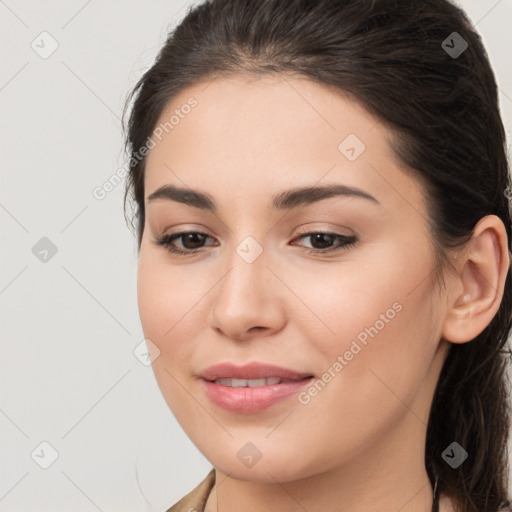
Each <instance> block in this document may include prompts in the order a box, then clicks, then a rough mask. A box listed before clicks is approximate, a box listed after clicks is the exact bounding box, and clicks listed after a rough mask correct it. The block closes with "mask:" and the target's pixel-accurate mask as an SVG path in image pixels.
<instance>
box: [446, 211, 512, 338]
mask: <svg viewBox="0 0 512 512" xmlns="http://www.w3.org/2000/svg"><path fill="white" fill-rule="evenodd" d="M459 264H460V266H458V267H457V268H459V269H460V271H459V272H458V275H457V276H456V277H455V281H453V282H452V287H451V289H452V290H454V292H453V293H452V296H451V297H450V301H449V302H448V310H447V313H446V318H445V321H444V325H443V333H442V335H443V337H444V338H445V339H446V340H447V341H451V342H452V343H465V342H467V341H471V340H472V339H474V338H475V337H476V336H478V335H479V334H480V333H481V332H482V331H483V330H484V329H485V328H486V327H487V326H488V325H489V324H490V323H491V320H492V319H493V318H494V315H495V314H496V312H497V311H498V309H499V306H500V304H501V298H502V296H503V290H504V288H505V279H506V277H507V273H508V271H509V269H510V255H509V249H508V239H507V232H506V230H505V226H504V224H503V222H502V221H501V219H500V218H499V217H497V216H496V215H487V216H486V217H483V218H482V219H480V220H479V221H478V223H477V224H476V226H475V228H474V230H473V235H472V237H471V240H470V241H469V242H468V243H467V246H466V250H465V251H464V255H463V257H462V259H461V260H460V262H459ZM461 290H462V291H461Z"/></svg>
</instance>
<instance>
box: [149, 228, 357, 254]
mask: <svg viewBox="0 0 512 512" xmlns="http://www.w3.org/2000/svg"><path fill="white" fill-rule="evenodd" d="M189 234H198V235H202V236H205V237H208V238H211V237H210V236H209V235H207V234H206V233H203V232H201V231H180V232H179V233H173V234H166V235H162V236H158V237H155V239H154V243H155V244H156V245H158V246H163V247H165V248H166V250H167V251H169V252H170V253H173V254H179V255H184V256H187V255H192V254H195V253H197V252H199V251H200V250H201V249H202V247H201V248H198V249H188V250H183V249H179V248H177V247H176V246H174V245H172V244H173V243H174V240H176V239H178V238H181V237H183V236H185V235H189ZM312 235H327V236H332V237H335V238H336V239H338V240H340V241H341V242H342V243H341V245H339V246H338V247H336V248H334V249H333V248H329V249H308V248H305V250H306V252H308V253H309V254H325V253H331V252H341V251H342V250H348V249H351V248H352V247H353V246H354V245H355V243H356V241H357V238H356V237H354V236H345V235H340V234H338V233H330V232H324V231H310V232H308V233H304V234H302V235H300V236H299V237H297V238H307V237H310V236H312Z"/></svg>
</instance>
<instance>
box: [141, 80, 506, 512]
mask: <svg viewBox="0 0 512 512" xmlns="http://www.w3.org/2000/svg"><path fill="white" fill-rule="evenodd" d="M191 96H193V97H194V98H196V99H197V101H198V105H197V107H196V108H195V109H193V110H192V111H191V113H190V114H188V115H187V116H184V118H183V119H180V122H179V124H178V125H177V126H175V127H174V129H173V130H171V131H169V133H168V134H166V135H164V137H163V138H162V140H161V141H160V142H159V143H158V144H157V145H156V146H155V147H154V148H152V149H151V150H150V152H149V154H148V157H147V165H146V175H145V182H144V185H145V197H146V221H145V226H144V235H143V238H142V243H141V248H140V259H139V267H138V303H139V311H140V318H141V323H142V326H143V330H144V335H145V337H146V338H148V339H150V340H151V341H152V342H153V343H154V344H155V345H156V346H157V347H158V349H159V351H160V354H159V357H157V358H156V359H155V360H154V362H153V370H154V373H155V377H156V379H157V382H158V385H159V387H160V389H161V391H162V394H163V396H164V398H165V400H166V402H167V404H168V405H169V407H170V409H171V410H172V412H173V414H174V415H175V417H176V419H177V421H178V422H179V424H180V425H181V426H182V428H183V429H184V431H185V432H186V434H187V435H188V436H189V437H190V439H191V440H192V441H193V443H194V444H195V445H196V446H197V447H198V449H199V450H200V451H201V452H202V453H203V454H204V456H205V457H206V458H207V459H208V460H209V461H211V463H212V464H213V466H214V467H215V468H216V473H217V480H216V486H215V487H214V489H213V490H212V492H211V493H210V495H209V498H208V502H207V504H206V509H205V510H206V512H213V511H216V510H221V511H222V512H234V511H239V510H245V511H250V512H259V511H267V510H279V511H281V512H298V511H301V512H302V511H304V510H308V511H310V512H314V511H315V512H316V511H332V510H341V509H340V507H339V504H340V503H343V510H350V511H351V512H363V511H364V512H372V511H382V510H396V511H399V510H400V512H413V511H414V512H418V511H420V512H421V511H424V512H429V511H430V510H431V508H432V487H431V486H430V483H429V480H428V477H427V473H426V470H425V466H424V456H425V452H424V446H425V438H426V428H427V422H428V414H429V411H430V407H431V403H432V397H433V393H434V389H435V385H436V383H437V381H438V378H439V374H440V371H441V369H442V365H443V362H444V360H445V358H446V355H447V353H448V352H447V351H448V349H449V347H450V346H451V343H464V342H467V341H470V340H471V339H473V338H474V337H475V336H476V335H478V334H479V333H480V332H481V331H482V330H483V329H484V328H485V327H486V326H487V325H488V323H489V322H490V321H491V320H492V318H493V316H494V315H495V313H496V312H497V310H498V307H499V304H500V297H501V294H502V293H503V288H504V282H505V276H506V272H507V269H508V266H509V254H508V250H507V246H506V243H507V242H506V232H505V228H504V226H503V224H502V222H501V220H500V219H499V218H498V217H496V216H488V217H485V218H483V219H481V221H480V222H479V223H478V225H477V227H476V229H475V234H474V236H473V239H472V240H471V241H470V242H469V243H468V245H467V246H466V247H465V248H464V249H463V250H462V251H460V252H459V253H458V254H456V255H455V254H454V256H453V257H454V262H455V265H456V272H454V273H447V272H446V273H445V282H446V289H445V290H444V291H442V292H440V291H439V289H437V288H436V287H435V284H434V282H433V273H432V271H433V269H434V266H435V263H434V257H433V253H432V249H431V248H432V246H431V235H430V232H429V229H428V225H427V219H428V212H427V208H426V204H425V196H424V190H423V188H422V186H421V184H420V183H419V182H418V181H416V179H415V178H414V177H413V176H412V175H411V174H410V173H409V172H408V171H407V169H404V168H403V167H402V166H401V164H400V163H399V162H398V160H397V158H396V157H395V156H394V154H393V152H392V150H391V148H390V145H389V140H390V139H389V138H390V136H391V133H390V131H389V130H388V129H387V128H386V127H385V126H383V125H382V124H381V123H379V122H377V120H376V119H375V118H374V117H373V116H372V115H370V114H369V113H368V112H367V111H366V110H365V109H364V108H362V107H361V106H360V105H359V104H358V103H357V102H356V101H355V100H354V99H353V98H351V97H350V96H348V95H346V94H343V93H342V92H340V91H337V90H336V89H334V88H331V87H328V86H325V85H320V84H315V83H313V82H311V81H308V80H305V79H302V78H301V79H300V78H297V77H295V78H294V77H291V76H285V75H274V76H265V77H259V78H255V77H253V76H243V75H237V76H233V77H231V78H225V77H224V78H217V79H215V80H214V81H211V80H209V81H207V82H202V83H199V84H195V85H194V86H192V87H189V88H188V89H186V90H184V91H182V92H181V93H180V94H179V95H178V96H176V97H175V98H173V100H172V101H171V103H170V104H169V105H167V107H166V109H165V110H164V112H163V113H162V116H161V118H160V121H161V122H164V121H165V120H167V119H169V117H170V115H171V114H172V113H173V112H174V110H175V109H176V108H180V106H181V105H183V104H185V103H186V102H187V99H188V98H190V97H191ZM351 133H352V134H356V135H357V137H358V138H359V139H360V140H361V141H363V143H364V144H365V146H366V149H365V151H364V152H363V153H362V154H361V155H360V156H359V157H358V158H357V159H356V160H355V161H353V162H351V161H349V160H348V159H347V158H346V157H345V156H344V155H343V154H342V153H341V152H340V151H339V150H338V146H339V144H340V142H341V141H343V140H344V139H345V138H346V137H347V135H349V134H351ZM333 183H337V184H344V185H347V186H352V187H358V188H360V189H362V190H364V191H365V192H367V193H369V194H371V195H372V196H374V197H375V198H376V199H377V200H378V202H379V204H377V203H374V202H372V201H369V200H365V199H361V198H358V197H348V196H347V197H340V196H338V197H332V198H329V199H324V200H322V201H320V202H316V203H313V204H310V205H308V206H306V207H302V208H297V209H294V210H290V211H272V210H271V209H270V208H269V204H270V199H271V197H272V196H273V195H274V194H277V193H278V192H281V191H283V190H288V189H290V188H294V187H299V186H310V185H311V186H313V185H322V184H333ZM165 184H173V185H176V186H180V187H186V188H187V187H190V188H192V189H195V190H200V191H202V192H206V193H208V194H210V195H211V196H212V197H213V199H214V200H215V202H216V204H217V206H218V211H217V213H216V214H213V213H211V212H207V211H204V210H201V209H198V208H195V207H192V206H189V205H185V204H182V203H178V202H175V201H170V200H166V199H161V200H157V201H153V202H151V203H150V202H148V201H147V197H148V196H149V195H150V194H151V193H152V192H154V191H155V190H156V189H157V188H159V187H160V186H162V185H165ZM194 230H195V231H201V232H206V233H207V235H208V237H209V238H205V239H203V246H202V248H200V249H199V252H198V253H197V254H195V255H187V256H181V255H173V254H171V253H169V252H168V251H167V249H166V248H165V247H162V246H158V245H156V244H155V243H154V238H155V237H156V236H159V235H162V234H164V233H177V232H182V231H194ZM319 231H324V232H330V233H336V234H344V235H347V236H349V235H354V236H356V238H357V241H356V242H355V244H354V246H353V247H349V248H344V247H342V248H341V249H340V251H338V252H331V253H324V254H322V253H321V252H318V254H316V255H312V254H309V253H308V252H307V250H308V249H311V248H320V249H321V247H322V245H320V243H316V244H315V240H314V239H312V238H311V237H302V238H299V236H300V235H303V234H305V233H318V232H319ZM247 236H252V237H254V239H256V240H257V241H258V243H259V244H260V246H261V248H262V250H263V252H262V253H261V255H260V256H259V257H258V258H257V259H256V260H255V261H254V262H253V263H250V264H249V263H247V262H246V261H245V260H243V259H242V258H241V257H240V256H239V255H238V254H237V252H236V248H237V246H238V245H239V244H240V243H241V242H242V240H244V238H245V237H247ZM187 241H188V245H185V244H187ZM196 242H197V240H196ZM200 242H201V241H200ZM175 245H176V246H178V247H179V248H181V249H185V250H186V248H193V247H195V246H194V245H192V244H191V243H190V240H187V239H184V238H181V239H178V240H176V241H175ZM196 246H200V243H199V244H197V245H196ZM324 246H325V247H337V246H338V241H337V239H336V238H330V239H329V238H328V239H327V241H326V242H325V245H324ZM394 303H399V304H400V305H401V306H402V309H401V311H400V312H399V313H397V314H396V315H395V316H394V318H393V319H392V320H390V321H389V322H387V323H385V326H384V328H382V329H381V330H379V332H378V334H377V335H376V336H375V337H374V338H373V339H372V338H370V339H369V341H368V343H367V345H366V346H364V345H363V346H362V347H363V348H362V350H360V351H359V352H358V353H357V355H355V356H354V357H353V359H352V360H351V361H349V362H348V364H347V365H346V366H344V367H343V369H342V370H341V371H339V372H337V373H336V376H335V377H334V378H332V380H331V381H330V382H329V383H328V384H327V385H326V386H325V387H324V388H323V389H322V390H321V391H320V392H318V394H317V395H316V396H314V397H312V398H311V400H310V402H309V403H307V404H302V403H299V401H298V399H297V396H296V395H295V396H294V395H292V396H291V397H289V398H286V399H284V400H282V401H280V402H278V403H277V404H274V405H272V406H271V407H269V408H267V409H266V410H264V411H261V412H258V413H252V414H237V413H233V412H228V411H225V410H224V409H221V408H219V407H218V406H217V405H215V404H214V403H213V402H211V401H210V400H209V398H208V397H207V396H206V395H205V394H204V392H203V388H202V382H201V381H200V380H199V378H198V376H197V374H198V372H200V371H201V370H204V369H205V368H207V367H208V366H210V365H212V364H215V363H219V362H224V361H232V362H234V363H236V364H245V363H248V362H252V361H260V362H270V363H272V364H277V365H280V366H285V367H289V368H292V369H294V370H297V371H307V372H309V373H311V374H314V375H315V377H317V378H319V379H321V378H322V374H324V373H325V372H326V371H327V369H328V368H329V367H332V366H333V364H334V363H335V361H336V360H337V357H338V355H343V354H344V353H345V352H346V351H347V350H349V348H350V346H351V343H352V341H353V340H354V339H356V337H357V335H358V334H359V333H360V332H361V331H363V330H364V328H365V327H369V326H373V325H374V324H375V322H376V321H377V320H378V319H379V315H381V314H384V313H385V312H386V311H387V310H389V309H390V308H392V305H393V304H394ZM247 442H251V443H253V444H254V445H255V446H256V447H257V448H258V450H259V451H260V452H261V455H262V456H261V459H260V460H259V461H258V462H257V463H256V464H255V465H253V466H252V467H247V466H246V465H244V464H243V463H242V462H241V461H240V459H239V458H238V457H237V452H238V451H239V450H240V449H241V448H242V447H243V446H244V445H245V444H246V443H247ZM450 507H451V503H450V501H449V500H448V499H447V498H446V497H442V500H441V510H443V511H448V510H451V508H450Z"/></svg>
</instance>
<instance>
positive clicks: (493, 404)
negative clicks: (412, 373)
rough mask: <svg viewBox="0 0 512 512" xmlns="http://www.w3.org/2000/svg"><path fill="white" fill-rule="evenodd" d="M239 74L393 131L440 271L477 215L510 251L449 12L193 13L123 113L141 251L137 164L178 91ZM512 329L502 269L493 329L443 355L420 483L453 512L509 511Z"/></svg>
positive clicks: (498, 147)
mask: <svg viewBox="0 0 512 512" xmlns="http://www.w3.org/2000/svg"><path fill="white" fill-rule="evenodd" d="M454 32H456V33H457V34H456V35H454ZM450 38H451V39H450ZM454 38H455V39H454ZM445 41H448V43H446V42H445ZM465 44H467V48H466V49H465V50H464V51H462V53H460V54H459V55H456V53H458V52H454V51H453V49H454V48H455V50H461V49H462V48H464V47H465ZM456 45H457V46H456ZM237 73H243V74H246V73H255V74H273V73H290V74H293V75H297V76H301V77H305V78H307V79H309V80H313V81H316V82H318V83H321V84H328V85H334V86H335V87H337V88H339V89H340V90H343V91H347V92H349V93H350V94H352V95H353V96H354V97H356V98H357V99H358V101H360V102H361V103H362V104H363V105H364V106H365V107H366V109H367V110H368V111H369V112H370V113H372V114H373V115H375V116H377V117H378V118H379V119H380V120H381V121H382V122H383V123H385V124H386V126H389V127H390V129H391V131H392V133H393V134H394V136H393V140H392V141H391V144H392V147H393V149H394V151H395V153H396V155H397V156H398V158H399V159H400V160H401V161H402V162H403V163H404V164H405V165H406V166H407V168H408V169H410V172H411V173H413V174H414V175H415V176H416V177H418V178H419V179H420V180H421V182H422V183H423V184H424V185H425V190H426V194H427V199H428V203H429V214H430V219H429V221H430V224H431V232H432V244H433V248H434V250H435V255H436V258H437V261H438V262H439V263H440V268H443V269H444V268H448V269H449V268H450V257H449V253H450V251H449V249H451V248H457V247H460V246H461V245H462V244H464V243H466V242H467V241H468V240H469V239H470V238H471V235H472V232H473V228H474V227H475V225H476V223H477V222H478V221H479V220H480V219H481V218H482V217H484V216H486V215H491V214H493V215H497V216H498V217H499V218H500V219H501V220H502V221H503V223H504V225H505V228H506V231H507V235H508V246H509V251H510V250H511V247H512V245H511V244H512V234H511V224H512V221H511V213H510V206H509V200H508V197H509V196H510V194H511V191H512V187H511V179H510V175H509V167H508V162H507V156H506V151H505V132H504V128H503V124H502V121H501V118H500V113H499V108H498V97H497V86H496V81H495V78H494V74H493V71H492V69H491V67H490V64H489V60H488V57H487V54H486V51H485V49H484V47H483V45H482V41H481V39H480V37H479V35H478V34H477V33H476V31H475V29H474V28H473V27H472V25H471V23H470V22H469V21H468V18H467V16H466V15H465V13H464V12H463V11H462V10H461V9H459V8H457V7H456V6H454V5H453V4H451V3H449V2H448V1H447V0H422V1H411V0H373V1H371V0H367V1H365V0H213V1H211V2H206V3H204V4H200V5H197V6H194V7H191V8H190V9H189V12H188V13H187V15H186V17H185V18H184V19H183V21H182V22H181V23H180V24H179V25H178V26H177V27H176V28H175V29H174V30H172V31H171V32H170V33H169V36H168V38H167V41H166V42H165V44H164V46H163V47H162V49H161V51H160V52H159V54H158V56H157V59H156V62H155V63H154V65H153V66H152V67H151V68H150V69H149V70H148V71H147V72H146V73H145V74H144V75H143V76H142V78H141V79H140V80H139V82H138V83H137V85H136V86H135V88H134V89H133V91H131V94H130V95H129V96H128V98H127V101H126V106H125V112H124V113H125V114H126V111H127V108H128V103H129V102H131V101H133V106H132V109H131V113H130V117H129V121H128V127H127V133H126V148H127V151H128V153H129V157H130V172H129V175H128V178H127V184H126V191H125V208H126V198H127V195H128V193H130V194H131V198H132V200H134V201H135V206H136V212H135V215H136V220H137V237H138V244H139V250H140V243H141V239H142V234H143V230H144V222H145V216H144V166H145V158H140V156H138V157H137V158H135V156H136V155H139V153H138V151H139V149H140V148H142V147H143V146H144V145H145V144H146V141H147V138H148V137H150V136H151V135H152V132H153V130H154V129H155V127H156V123H157V121H158V118H159V117H160V115H161V113H162V111H163V110H164V108H165V107H166V105H167V104H168V103H169V102H170V101H171V100H172V99H173V98H174V97H175V96H176V95H177V94H178V93H179V92H181V91H183V90H184V89H185V88H186V87H187V86H190V85H193V84H196V83H197V82H199V81H204V80H206V79H213V78H214V77H217V76H229V75H232V74H237ZM507 191H508V193H507ZM125 214H126V210H125ZM132 226H133V223H132ZM435 275H440V274H439V273H435ZM511 326H512V282H511V272H510V269H509V271H508V274H507V277H506V282H505V289H504V293H503V297H502V298H501V304H500V307H499V310H498V312H497V314H496V315H495V317H494V318H493V320H492V321H491V322H490V324H489V325H488V326H487V327H486V329H485V330H484V331H483V332H482V333H481V334H480V335H479V336H477V337H476V338H475V339H474V340H472V341H470V342H468V343H462V344H451V346H450V351H449V354H448V357H447V359H446V361H445V363H444V366H443V369H442V372H441V375H440V378H439V382H438V385H437V388H436V391H435V395H434V399H433V403H432V408H431V411H430V416H429V421H428V427H427V440H426V447H425V466H426V469H427V472H428V475H429V478H430V480H431V483H432V484H434V481H435V479H436V477H437V478H438V487H437V491H438V492H440V493H445V494H447V495H449V496H451V497H453V498H454V500H455V501H456V503H458V506H459V507H460V510H461V511H462V512H496V511H497V510H498V508H499V507H500V505H503V504H505V505H506V506H508V504H507V503H505V502H506V501H507V499H508V492H507V479H508V455H507V441H508V434H509V427H510V413H511V411H510V403H509V395H508V387H507V384H508V381H507V373H506V370H507V365H509V363H510V360H509V357H508V354H509V352H507V351H505V350H503V347H504V346H505V344H506V342H507V337H508V334H509V331H510V329H511ZM453 441H456V442H457V443H458V444H459V445H461V446H462V447H463V448H464V449H465V450H466V451H467V452H468V459H467V460H466V461H465V462H463V463H462V464H461V465H460V466H459V467H457V468H455V469H454V468H452V467H451V466H450V465H448V464H447V463H446V462H445V461H444V460H443V458H442V456H441V454H442V453H443V451H444V450H445V449H446V448H447V447H448V446H449V445H450V444H451V443H452V442H453Z"/></svg>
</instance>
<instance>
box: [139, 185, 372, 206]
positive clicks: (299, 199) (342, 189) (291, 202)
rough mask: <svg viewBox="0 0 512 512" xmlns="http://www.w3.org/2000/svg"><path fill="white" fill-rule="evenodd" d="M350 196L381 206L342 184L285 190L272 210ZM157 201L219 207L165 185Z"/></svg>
mask: <svg viewBox="0 0 512 512" xmlns="http://www.w3.org/2000/svg"><path fill="white" fill-rule="evenodd" d="M338 196H350V197H358V198H361V199H367V200H369V201H372V202H374V203H376V204H380V203H379V201H377V199H375V197H373V196H372V195H371V194H368V193H367V192H365V191H364V190H361V189H359V188H356V187H349V186H346V185H341V184H334V185H323V186H320V187H302V188H294V189H291V190H285V191H284V192H280V193H279V194H277V195H275V196H273V197H272V202H271V208H272V209H273V210H291V209H293V208H298V207H301V206H307V205H309V204H312V203H316V202H318V201H322V200H323V199H329V198H331V197H338ZM157 199H165V200H169V201H177V202H179V203H183V204H186V205H189V206H193V207H195V208H200V209H202V210H208V211H211V212H213V213H216V212H217V205H216V204H215V201H214V199H213V197H212V196H210V195H209V194H206V193H204V192H199V191H198V190H192V189H190V188H179V187H175V186H174V185H163V186H162V187H160V188H158V189H157V190H155V191H154V192H153V193H152V194H150V195H149V196H148V198H147V201H148V203H150V202H152V201H156V200H157Z"/></svg>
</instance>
